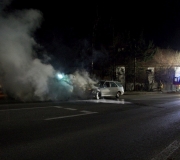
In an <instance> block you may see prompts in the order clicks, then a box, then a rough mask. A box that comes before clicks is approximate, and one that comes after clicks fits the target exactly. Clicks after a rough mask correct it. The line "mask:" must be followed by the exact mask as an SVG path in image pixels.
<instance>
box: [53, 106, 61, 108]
mask: <svg viewBox="0 0 180 160" xmlns="http://www.w3.org/2000/svg"><path fill="white" fill-rule="evenodd" d="M53 107H55V108H63V107H61V106H53Z"/></svg>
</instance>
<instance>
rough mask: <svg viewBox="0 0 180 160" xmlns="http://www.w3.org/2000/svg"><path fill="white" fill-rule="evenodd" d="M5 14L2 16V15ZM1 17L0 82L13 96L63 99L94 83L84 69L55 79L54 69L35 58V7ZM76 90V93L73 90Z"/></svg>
mask: <svg viewBox="0 0 180 160" xmlns="http://www.w3.org/2000/svg"><path fill="white" fill-rule="evenodd" d="M2 15H4V16H2ZM2 15H1V16H0V35H1V36H0V84H2V86H3V88H4V89H5V91H6V92H7V93H8V94H9V95H11V96H12V97H13V98H17V99H20V100H23V101H30V100H64V99H67V98H70V97H71V96H74V95H75V94H74V93H76V94H77V95H78V96H79V97H82V96H83V95H84V90H85V88H84V86H87V84H89V83H94V81H92V80H91V79H90V78H89V75H88V73H87V72H85V71H84V72H82V73H80V72H75V73H74V74H72V75H67V76H66V78H67V79H66V80H61V81H59V80H57V79H56V78H55V74H56V72H57V71H55V69H54V68H53V67H52V65H50V64H44V63H42V62H41V60H40V59H37V58H36V53H35V51H34V49H33V48H34V47H35V46H36V45H37V43H36V42H35V40H34V38H33V33H34V31H35V30H36V29H37V28H38V27H40V24H41V20H42V14H41V12H40V11H38V10H34V9H30V10H21V11H15V12H13V13H9V14H2ZM74 91H76V92H74Z"/></svg>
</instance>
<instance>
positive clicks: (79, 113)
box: [0, 93, 180, 160]
mask: <svg viewBox="0 0 180 160" xmlns="http://www.w3.org/2000/svg"><path fill="white" fill-rule="evenodd" d="M179 153H180V94H167V93H165V94H164V93H162V94H161V93H156V94H138V95H124V96H122V97H121V99H119V100H116V99H101V100H79V101H69V102H54V103H52V102H46V103H11V104H8V103H6V104H2V103H1V104H0V159H1V160H12V159H13V160H16V159H18V160H20V159H26V160H27V159H31V160H32V159H38V160H39V159H43V160H46V159H47V160H55V159H57V160H77V159H78V160H81V159H82V160H85V159H86V160H96V159H98V160H99V159H103V160H106V159H107V160H110V159H113V160H116V159H117V160H165V159H168V160H170V159H173V160H176V159H177V160H178V159H180V156H179V155H180V154H179Z"/></svg>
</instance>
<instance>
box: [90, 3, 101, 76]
mask: <svg viewBox="0 0 180 160" xmlns="http://www.w3.org/2000/svg"><path fill="white" fill-rule="evenodd" d="M96 13H97V19H96V21H95V23H94V26H93V33H92V50H91V52H92V62H91V70H92V74H93V71H94V58H93V54H94V43H95V37H96V36H95V35H96V34H95V32H96V28H97V25H98V22H99V13H98V5H97V6H96Z"/></svg>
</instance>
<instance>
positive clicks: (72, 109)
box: [64, 108, 77, 111]
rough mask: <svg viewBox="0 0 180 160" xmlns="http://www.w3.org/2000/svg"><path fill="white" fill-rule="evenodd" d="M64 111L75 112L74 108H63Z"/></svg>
mask: <svg viewBox="0 0 180 160" xmlns="http://www.w3.org/2000/svg"><path fill="white" fill-rule="evenodd" d="M64 109H67V110H70V111H76V110H77V109H75V108H64Z"/></svg>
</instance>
